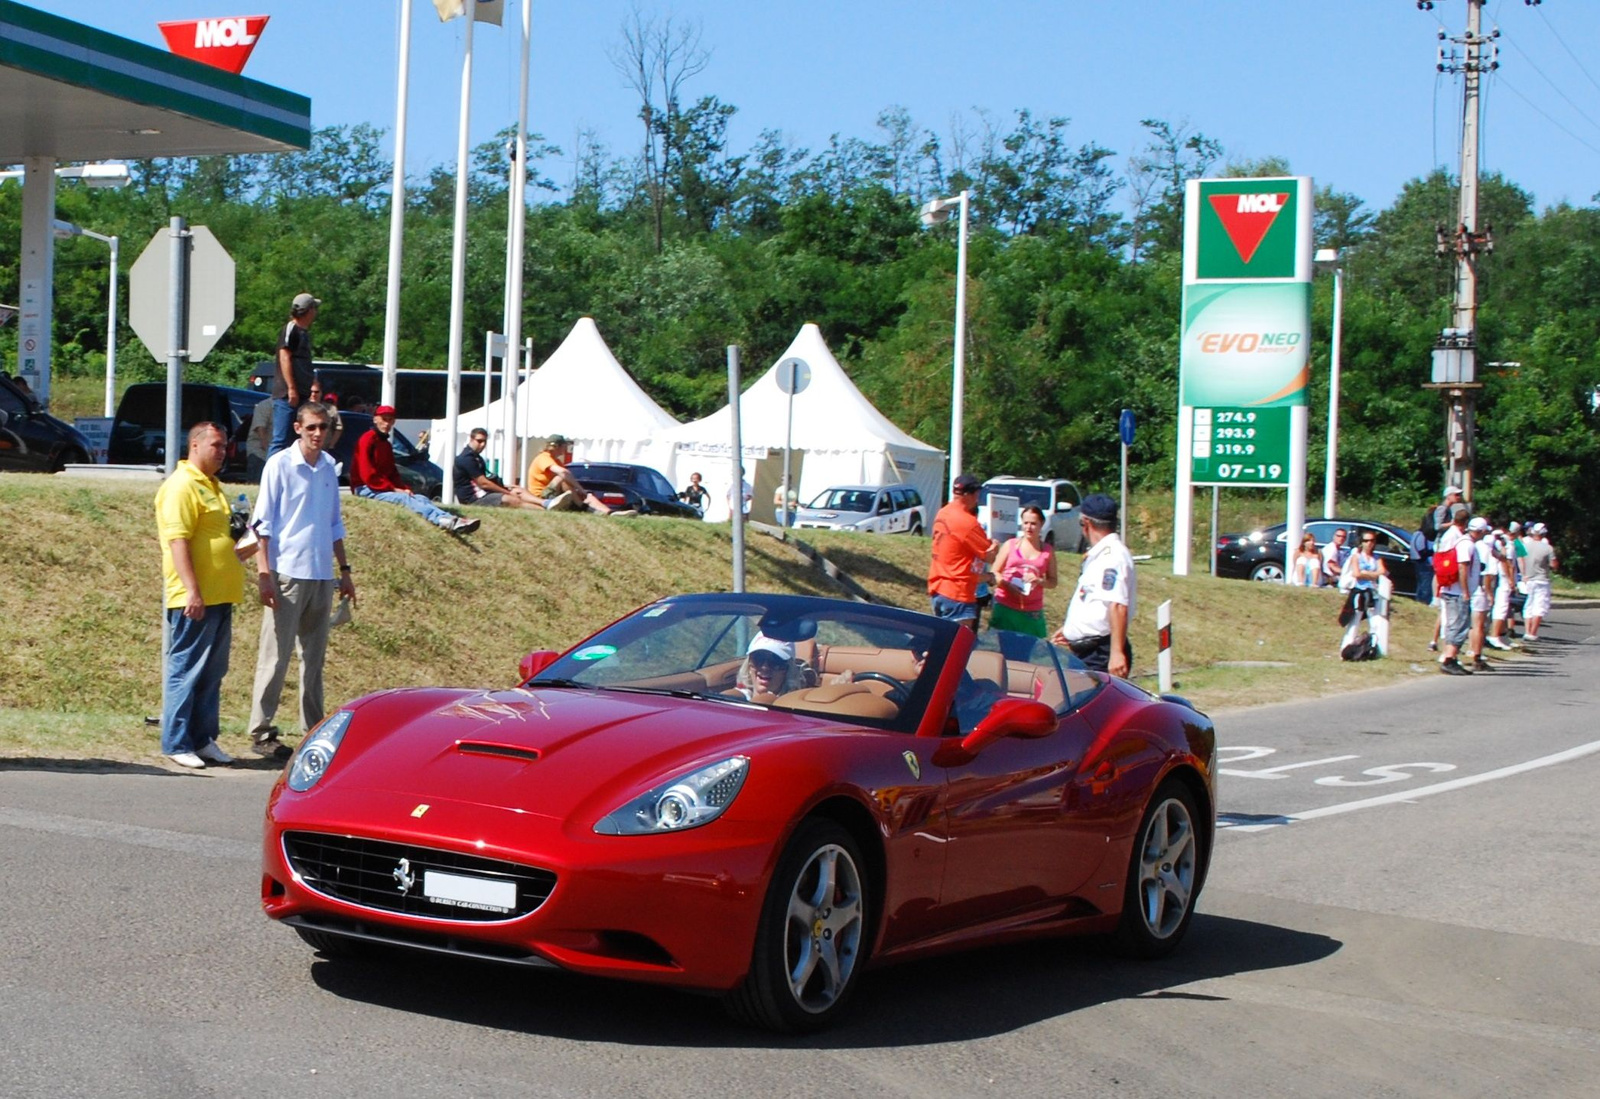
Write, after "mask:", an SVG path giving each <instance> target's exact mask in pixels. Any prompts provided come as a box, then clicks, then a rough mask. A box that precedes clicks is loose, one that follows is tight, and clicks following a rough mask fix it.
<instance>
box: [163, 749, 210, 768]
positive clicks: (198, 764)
mask: <svg viewBox="0 0 1600 1099" xmlns="http://www.w3.org/2000/svg"><path fill="white" fill-rule="evenodd" d="M167 758H168V759H170V760H172V762H174V763H176V764H177V765H178V766H179V767H188V768H191V769H192V770H195V771H200V770H203V769H204V768H205V765H206V761H205V760H203V759H201V758H200V757H199V756H197V755H195V754H194V753H193V752H173V753H172V754H170V755H169V756H167Z"/></svg>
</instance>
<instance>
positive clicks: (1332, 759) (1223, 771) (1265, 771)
mask: <svg viewBox="0 0 1600 1099" xmlns="http://www.w3.org/2000/svg"><path fill="white" fill-rule="evenodd" d="M1360 758H1361V757H1360V756H1329V757H1328V758H1327V759H1313V760H1307V761H1306V762H1305V763H1285V764H1284V765H1283V766H1281V767H1264V768H1262V769H1261V770H1259V771H1240V770H1236V769H1234V768H1232V767H1218V768H1217V774H1219V775H1232V776H1233V777H1234V778H1282V777H1283V774H1282V772H1284V771H1294V770H1297V769H1298V768H1301V767H1320V766H1321V765H1322V764H1324V763H1343V762H1344V761H1345V760H1347V759H1360Z"/></svg>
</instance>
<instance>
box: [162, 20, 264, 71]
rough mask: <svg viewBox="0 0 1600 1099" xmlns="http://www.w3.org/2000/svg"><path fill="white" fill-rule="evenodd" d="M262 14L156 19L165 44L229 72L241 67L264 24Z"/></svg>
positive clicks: (187, 55) (173, 50)
mask: <svg viewBox="0 0 1600 1099" xmlns="http://www.w3.org/2000/svg"><path fill="white" fill-rule="evenodd" d="M268 18H269V17H268V16H265V15H235V16H230V17H228V18H225V19H186V20H183V21H181V22H174V23H158V24H156V25H157V26H158V27H160V28H161V35H162V37H163V38H165V39H166V40H167V48H168V49H170V50H171V51H172V52H173V53H175V54H177V55H178V56H179V57H187V58H188V59H189V60H191V61H198V62H200V63H201V64H203V65H210V66H212V67H213V68H218V69H224V70H226V71H228V72H231V73H239V72H243V71H244V63H245V62H246V61H248V60H250V51H251V50H253V49H255V48H256V39H258V38H259V37H261V30H262V28H263V27H265V26H266V25H267V19H268Z"/></svg>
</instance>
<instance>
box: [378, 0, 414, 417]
mask: <svg viewBox="0 0 1600 1099" xmlns="http://www.w3.org/2000/svg"><path fill="white" fill-rule="evenodd" d="M399 7H400V62H399V69H400V76H399V81H398V86H397V87H396V89H395V95H394V99H395V106H394V182H393V183H392V184H391V185H390V187H389V287H388V291H387V295H386V297H385V299H384V301H385V304H384V313H383V401H382V402H381V403H383V404H387V405H392V404H394V393H395V383H394V379H395V371H396V369H397V368H398V367H399V365H400V253H401V250H402V240H403V238H404V236H405V218H406V100H407V97H408V96H409V94H410V92H409V89H410V85H411V0H400V5H399Z"/></svg>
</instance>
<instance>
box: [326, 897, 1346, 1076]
mask: <svg viewBox="0 0 1600 1099" xmlns="http://www.w3.org/2000/svg"><path fill="white" fill-rule="evenodd" d="M1342 945H1343V944H1342V943H1340V942H1339V941H1338V940H1337V939H1332V938H1329V937H1327V936H1325V935H1317V934H1311V933H1307V932H1303V931H1296V930H1292V929H1289V928H1283V927H1274V926H1271V925H1268V924H1261V923H1254V922H1251V921H1248V920H1238V919H1230V918H1227V917H1223V916H1207V915H1203V914H1196V916H1195V920H1194V925H1193V926H1192V927H1191V929H1190V932H1189V937H1188V939H1187V941H1186V942H1185V943H1184V946H1183V948H1182V949H1181V950H1179V951H1178V953H1176V954H1175V955H1173V956H1172V957H1170V958H1166V959H1164V960H1162V961H1159V962H1132V961H1127V960H1125V959H1122V958H1119V957H1116V956H1114V955H1112V954H1111V953H1110V952H1109V951H1108V950H1107V949H1106V948H1105V947H1104V946H1103V945H1102V944H1101V943H1099V942H1098V941H1096V940H1088V939H1079V940H1063V941H1056V942H1045V943H1034V944H1029V945H1024V946H1009V947H998V948H993V949H989V950H981V951H974V952H971V953H967V954H961V955H955V956H952V957H947V958H938V959H933V960H929V961H921V962H914V963H910V964H907V965H902V966H894V967H889V968H885V969H881V970H875V971H872V972H870V973H867V974H865V975H864V979H863V981H862V984H861V987H860V989H859V990H858V992H857V995H856V999H855V1003H854V1006H853V1010H852V1011H851V1012H850V1013H849V1015H848V1016H847V1017H846V1018H845V1019H844V1020H843V1021H842V1022H841V1024H840V1025H839V1026H838V1027H836V1028H834V1029H833V1030H830V1031H827V1032H825V1033H823V1034H820V1035H812V1036H809V1037H805V1038H786V1037H778V1036H774V1035H770V1034H763V1033H761V1032H758V1031H752V1030H748V1029H745V1028H743V1027H741V1026H739V1025H738V1024H736V1023H734V1022H733V1021H732V1020H731V1019H729V1018H728V1017H727V1016H726V1015H724V1014H723V1012H722V1009H721V1008H720V1006H719V1005H718V1004H717V1002H716V1001H715V1000H713V999H710V998H706V997H699V996H693V995H689V994H685V993H681V992H674V991H671V990H668V989H661V988H653V987H650V986H645V985H631V984H623V983H619V982H611V981H603V980H598V979H590V978H585V977H579V976H575V975H572V974H566V973H549V974H546V973H535V974H529V973H527V972H526V971H522V970H512V969H509V968H505V969H503V968H500V967H497V966H492V965H487V964H482V963H468V962H452V961H450V960H448V959H438V958H433V957H429V956H412V955H409V954H398V953H397V954H384V955H382V956H374V957H372V958H370V959H362V960H340V961H337V962H335V961H329V960H325V959H322V958H320V957H319V958H318V959H317V960H316V961H315V963H314V964H313V965H312V967H311V976H312V979H313V980H315V981H316V983H317V985H318V986H319V987H321V988H322V989H324V990H325V991H327V992H330V993H332V994H333V995H336V996H340V997H344V998H346V999H351V1000H358V1001H361V1002H363V1003H371V1004H376V1005H379V1006H382V1007H387V1008H391V1009H394V1010H398V1011H408V1012H414V1013H417V1014H422V1015H433V1016H437V1017H439V1018H444V1019H451V1020H454V1021H457V1022H464V1023H468V1024H471V1025H473V1026H483V1027H493V1028H495V1029H497V1030H505V1031H514V1032H519V1033H527V1034H538V1035H546V1036H551V1037H558V1038H565V1039H570V1040H573V1041H584V1042H615V1043H619V1044H625V1045H645V1046H680V1047H690V1048H698V1047H738V1048H764V1047H773V1048H780V1049H806V1048H816V1049H851V1048H858V1047H861V1048H864V1047H872V1046H886V1045H921V1044H927V1043H935V1042H957V1041H968V1040H971V1039H974V1038H985V1037H990V1036H992V1035H996V1034H1003V1033H1007V1032H1009V1031H1013V1030H1017V1029H1019V1028H1021V1027H1025V1026H1028V1025H1030V1024H1033V1023H1037V1022H1040V1021H1042V1020H1045V1019H1052V1018H1056V1017H1058V1016H1061V1015H1067V1014H1070V1013H1072V1012H1074V1011H1081V1010H1083V1009H1085V1008H1089V1007H1094V1006H1096V1005H1098V1004H1103V1003H1108V1002H1111V1001H1115V1000H1126V999H1154V1000H1167V999H1181V1000H1215V999H1221V998H1222V997H1216V996H1200V995H1195V994H1189V993H1184V992H1182V991H1181V989H1177V986H1182V985H1185V984H1188V983H1190V982H1193V981H1200V980H1206V979H1208V978H1212V977H1226V976H1231V975H1233V974H1237V973H1249V972H1254V971H1258V970H1266V969H1282V968H1287V967H1291V966H1298V965H1306V964H1309V963H1311V962H1315V961H1318V960H1320V959H1322V958H1326V957H1328V956H1329V955H1330V954H1333V953H1334V952H1336V951H1337V950H1339V949H1340V948H1341V946H1342Z"/></svg>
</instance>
